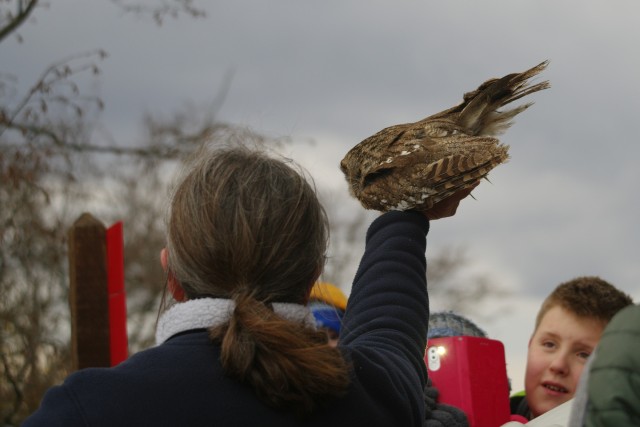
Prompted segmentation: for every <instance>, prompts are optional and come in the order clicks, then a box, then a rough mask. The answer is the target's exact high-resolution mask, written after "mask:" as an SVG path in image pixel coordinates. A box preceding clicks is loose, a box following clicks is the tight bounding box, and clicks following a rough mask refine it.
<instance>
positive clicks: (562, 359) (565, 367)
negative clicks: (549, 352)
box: [549, 352, 569, 375]
mask: <svg viewBox="0 0 640 427" xmlns="http://www.w3.org/2000/svg"><path fill="white" fill-rule="evenodd" d="M549 369H551V372H553V373H554V374H556V375H567V374H568V373H569V360H568V355H567V354H565V353H563V352H560V353H558V354H556V355H555V357H554V358H553V360H552V361H551V365H549Z"/></svg>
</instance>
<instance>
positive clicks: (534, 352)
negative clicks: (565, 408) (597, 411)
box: [524, 306, 604, 417]
mask: <svg viewBox="0 0 640 427" xmlns="http://www.w3.org/2000/svg"><path fill="white" fill-rule="evenodd" d="M603 329H604V325H602V323H601V322H600V321H598V320H596V319H589V318H581V317H578V316H576V315H575V314H573V313H571V312H570V311H567V310H565V309H564V308H562V307H560V306H555V307H552V308H551V309H550V310H549V311H547V313H546V314H545V315H544V316H543V317H542V319H541V321H540V325H539V326H538V329H536V331H535V332H534V334H533V336H532V337H531V339H530V340H529V351H528V354H527V370H526V375H525V380H524V384H525V392H526V396H527V402H528V403H529V408H530V409H531V414H532V415H533V416H534V417H537V416H538V415H541V414H543V413H545V412H547V411H548V410H550V409H553V408H555V407H556V406H558V405H560V404H562V403H564V402H566V401H568V400H569V399H571V398H572V397H573V395H574V394H575V392H576V387H577V385H578V379H579V378H580V374H581V373H582V369H583V368H584V365H585V363H586V361H587V358H588V357H589V355H590V354H591V353H592V352H593V349H594V348H595V346H596V344H597V343H598V341H599V340H600V335H602V330H603Z"/></svg>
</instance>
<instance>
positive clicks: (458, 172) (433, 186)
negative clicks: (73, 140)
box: [340, 61, 550, 211]
mask: <svg viewBox="0 0 640 427" xmlns="http://www.w3.org/2000/svg"><path fill="white" fill-rule="evenodd" d="M547 64H548V61H545V62H542V63H540V64H538V65H536V66H535V67H533V68H531V69H529V70H526V71H524V72H521V73H513V74H508V75H506V76H504V77H502V78H500V79H497V78H494V79H490V80H487V81H486V82H484V83H483V84H481V85H480V87H478V89H476V90H474V91H472V92H468V93H465V94H464V97H463V101H462V102H461V103H460V104H458V105H456V106H455V107H452V108H449V109H447V110H444V111H442V112H440V113H437V114H434V115H432V116H429V117H427V118H425V119H422V120H420V121H417V122H414V123H406V124H401V125H395V126H390V127H388V128H385V129H383V130H381V131H380V132H378V133H376V134H375V135H372V136H370V137H368V138H367V139H365V140H363V141H362V142H360V143H359V144H358V145H356V146H355V147H353V148H352V149H351V150H350V151H349V152H348V153H347V155H346V156H345V157H344V158H343V159H342V161H341V162H340V169H341V170H342V172H343V173H344V174H345V177H346V179H347V182H348V184H349V191H350V192H351V194H352V195H353V196H354V197H355V198H356V199H358V200H359V201H360V203H361V204H362V205H363V206H364V207H365V208H366V209H374V210H379V211H389V210H408V209H416V210H426V209H429V208H431V207H432V206H433V205H434V204H436V203H437V202H439V201H441V200H444V199H446V198H447V197H449V196H451V195H452V194H454V193H456V192H457V191H459V190H464V189H468V188H471V187H473V186H475V185H477V183H478V182H479V181H480V180H481V179H482V178H486V176H487V174H488V173H489V171H490V170H491V169H493V168H495V167H496V166H497V165H499V164H501V163H504V162H505V161H507V159H508V158H509V154H508V150H509V146H507V145H504V144H501V143H500V141H499V140H498V139H497V138H495V136H497V135H499V134H501V133H503V132H504V131H505V130H506V129H507V128H508V127H509V126H511V124H512V119H513V118H514V116H516V115H517V114H519V113H521V112H522V111H524V110H526V109H527V108H529V107H530V106H531V105H532V104H533V103H527V104H523V105H520V106H517V107H514V108H511V109H508V110H504V111H499V108H501V107H503V106H505V105H507V104H509V103H511V102H513V101H516V100H518V99H520V98H522V97H524V96H526V95H529V94H531V93H534V92H537V91H540V90H543V89H546V88H548V87H549V86H550V84H549V82H548V81H543V82H541V83H537V84H531V83H530V81H529V79H531V78H532V77H534V76H536V75H537V74H539V73H540V72H541V71H542V70H544V69H545V68H546V66H547Z"/></svg>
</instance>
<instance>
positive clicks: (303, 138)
mask: <svg viewBox="0 0 640 427" xmlns="http://www.w3.org/2000/svg"><path fill="white" fill-rule="evenodd" d="M200 3H201V5H202V6H206V10H207V13H208V16H207V18H205V19H201V20H192V19H187V18H185V17H182V18H180V19H178V20H177V21H175V20H169V21H167V22H166V23H165V25H164V26H162V27H157V26H154V25H153V24H152V23H151V22H150V21H149V20H138V19H136V18H134V17H132V16H122V15H121V13H120V12H119V11H118V10H117V9H116V8H115V7H114V6H113V5H112V4H110V3H109V2H107V1H105V0H57V1H53V2H51V5H50V7H49V8H48V9H41V10H38V11H36V13H35V15H34V19H35V22H30V23H28V24H26V25H24V26H23V27H22V29H21V31H20V33H21V35H22V37H23V38H24V42H23V43H22V44H18V43H17V42H16V41H14V40H11V41H8V42H5V43H3V44H2V45H0V58H2V68H3V69H4V71H5V72H11V73H14V74H16V75H17V76H18V78H19V84H20V85H28V84H30V83H32V82H33V81H35V79H36V77H37V76H38V75H39V73H40V72H41V71H42V69H43V68H44V67H45V66H46V65H48V64H49V63H50V62H52V61H54V60H57V59H60V58H62V57H64V56H67V55H69V54H72V53H75V52H80V51H84V50H88V49H93V48H102V49H105V50H106V51H108V52H109V54H110V57H109V58H108V59H107V60H106V61H105V62H104V64H103V66H102V69H103V75H102V77H101V78H100V80H99V87H98V90H99V92H100V93H101V95H102V97H103V98H104V100H105V101H106V110H105V112H104V115H103V116H102V121H103V122H104V125H105V127H107V128H109V129H110V130H111V131H112V132H113V133H114V135H115V136H116V137H117V138H118V140H120V141H123V142H124V143H135V141H137V140H139V139H140V131H141V128H140V127H139V126H140V120H141V118H142V116H143V114H144V113H145V112H153V113H167V114H168V113H170V112H172V111H175V110H177V109H178V108H179V107H180V106H181V105H183V104H184V103H185V102H187V101H192V102H194V103H196V104H197V105H207V103H209V102H210V101H211V100H212V99H213V97H214V96H215V94H216V92H217V90H218V88H219V87H220V85H221V84H222V81H223V76H224V75H225V73H227V72H229V70H233V73H234V74H233V80H232V83H231V87H230V90H229V93H228V95H227V97H226V100H225V102H224V105H223V107H222V109H221V110H220V112H219V119H221V120H224V121H228V122H231V123H235V124H240V125H245V126H249V127H250V128H252V129H253V130H255V131H258V132H260V133H264V134H266V135H269V136H274V137H280V136H286V137H291V138H292V139H293V140H294V141H296V142H295V147H294V148H293V149H292V153H291V155H292V156H294V158H296V160H298V161H299V162H301V163H302V164H303V165H305V166H306V167H307V168H308V169H309V170H310V171H311V173H312V175H313V176H314V178H315V180H316V183H317V185H318V186H319V187H321V188H324V189H328V190H330V191H333V192H335V193H336V194H338V195H337V196H336V199H337V200H338V199H340V198H341V197H344V199H345V200H346V199H347V198H348V196H347V195H346V194H347V188H346V183H345V182H344V179H343V177H342V175H341V173H340V171H339V169H338V164H339V161H340V159H341V158H342V156H344V154H345V153H346V152H347V151H348V149H350V148H351V147H352V146H353V145H355V144H357V143H358V142H359V141H360V140H362V139H364V138H365V137H367V136H369V135H371V134H373V133H374V132H377V131H378V130H380V129H382V128H384V127H386V126H389V125H392V124H397V123H404V122H411V121H415V120H418V119H420V118H423V117H425V116H427V115H430V114H433V113H436V112H438V111H440V110H443V109H445V108H448V107H450V106H453V105H454V104H457V103H458V102H460V100H461V98H462V94H463V93H464V92H466V91H469V90H472V89H475V88H476V87H477V86H478V85H479V84H480V83H482V82H483V81H485V80H486V79H488V78H490V77H500V76H502V75H504V74H507V73H511V72H516V71H523V70H525V69H527V68H529V67H531V66H533V65H536V64H538V63H539V62H541V61H543V60H545V59H549V60H550V61H551V62H550V65H549V67H548V69H547V70H546V71H545V72H544V73H543V75H542V76H541V79H548V80H550V82H551V84H552V87H551V89H549V90H546V91H544V92H541V93H537V94H534V95H532V96H531V97H530V100H532V101H535V105H534V106H533V107H532V108H530V109H529V110H527V111H526V112H524V113H523V114H521V115H520V116H518V117H517V118H516V123H515V125H514V126H513V128H511V129H510V130H509V131H508V132H507V133H506V134H505V135H504V136H503V137H502V141H503V142H504V143H507V144H509V145H510V146H511V149H510V154H511V160H510V162H509V163H507V164H505V165H501V166H499V167H498V168H497V169H495V170H494V171H493V172H492V173H491V174H490V179H491V181H492V183H487V182H485V183H483V184H482V185H481V186H480V187H479V188H478V189H477V190H476V191H474V195H475V197H476V199H477V200H475V201H474V200H465V201H464V202H463V204H462V206H461V208H460V210H459V212H458V214H457V215H456V217H454V218H449V219H445V220H441V221H439V222H438V223H434V225H433V226H432V231H431V233H430V236H429V245H430V249H429V250H434V251H435V250H437V249H438V248H441V247H444V246H464V247H466V248H467V255H468V256H469V257H470V258H472V259H473V260H474V265H475V268H476V269H477V270H478V271H485V272H487V273H489V274H491V275H493V276H494V277H496V278H497V280H500V281H501V282H502V284H503V285H505V286H508V287H510V288H511V289H513V290H514V291H515V292H516V296H517V298H518V302H514V304H513V307H516V309H515V311H516V313H511V314H509V315H505V316H503V317H504V318H503V317H501V313H500V312H495V319H494V320H492V321H491V322H490V324H489V325H485V326H487V327H486V329H487V330H488V332H489V333H490V334H492V335H493V336H495V337H497V338H499V339H502V340H504V341H505V343H506V344H507V353H508V362H509V363H510V373H511V375H512V377H513V379H514V382H515V386H516V387H518V386H519V385H520V384H521V378H520V375H521V372H520V371H521V367H522V366H523V364H524V362H523V357H524V356H523V355H524V351H525V350H526V342H527V339H528V335H529V333H530V332H531V328H532V325H533V318H532V317H533V315H534V314H535V309H536V308H537V306H538V305H539V303H540V302H541V300H542V298H543V297H544V296H545V295H546V294H547V293H548V292H550V291H551V289H552V288H553V287H554V286H555V285H557V284H558V283H560V282H563V281H565V280H568V279H571V278H573V277H575V276H578V275H599V276H601V277H603V278H605V279H606V280H609V281H610V282H612V283H614V284H615V285H617V286H618V287H620V288H622V289H623V290H625V291H626V292H628V293H630V294H631V295H632V296H633V297H634V299H635V300H639V299H640V282H639V278H640V263H639V262H638V261H639V260H638V258H639V257H638V242H639V240H640V239H639V238H640V231H639V228H638V226H637V217H638V211H639V210H640V209H639V207H640V201H639V198H638V196H637V192H638V183H639V182H640V172H639V169H638V167H637V165H636V163H637V162H638V159H639V158H640V144H639V143H638V137H637V133H636V132H637V124H638V121H639V119H638V113H640V85H639V83H638V76H640V49H639V46H640V26H639V25H638V17H639V16H640V2H638V1H636V0H624V1H616V2H603V1H595V0H580V1H562V2H559V1H555V0H538V1H515V0H483V1H471V0H470V1H440V2H435V1H398V0H396V1H390V0H389V1H380V0H339V1H338V0H323V1H315V2H310V1H301V0H270V1H258V0H251V1H242V0H224V1H219V0H216V1H202V2H200ZM539 80H540V79H539ZM310 140H312V141H314V144H313V145H310V144H308V143H307V142H308V141H310ZM341 203H342V202H341ZM344 206H345V209H351V208H353V209H357V208H358V205H357V204H356V203H354V202H352V201H350V200H349V201H347V202H344ZM342 285H343V286H345V288H348V286H349V285H348V284H342ZM434 303H436V304H437V302H434ZM486 310H487V312H488V313H491V312H492V311H495V309H494V308H493V307H491V306H488V307H486Z"/></svg>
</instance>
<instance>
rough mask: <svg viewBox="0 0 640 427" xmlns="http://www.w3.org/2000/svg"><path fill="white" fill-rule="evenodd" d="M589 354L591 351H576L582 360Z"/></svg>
mask: <svg viewBox="0 0 640 427" xmlns="http://www.w3.org/2000/svg"><path fill="white" fill-rule="evenodd" d="M590 355H591V353H587V352H586V351H581V352H580V353H578V357H579V358H581V359H584V360H587V359H588V358H589V356H590Z"/></svg>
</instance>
